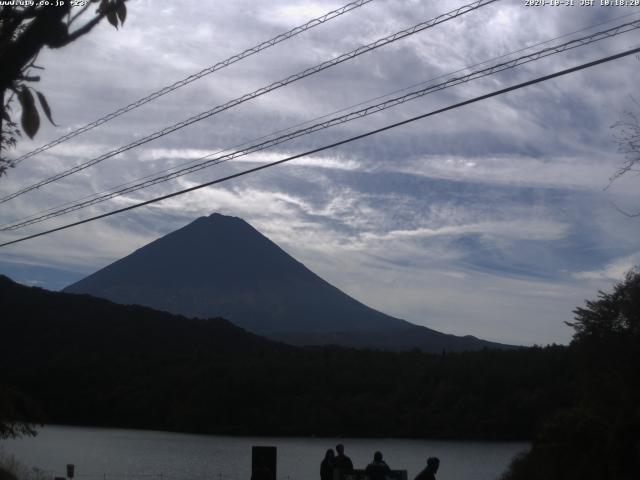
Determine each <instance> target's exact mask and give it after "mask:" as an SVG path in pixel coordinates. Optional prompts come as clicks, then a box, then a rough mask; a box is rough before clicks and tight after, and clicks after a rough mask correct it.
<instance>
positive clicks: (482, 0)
mask: <svg viewBox="0 0 640 480" xmlns="http://www.w3.org/2000/svg"><path fill="white" fill-rule="evenodd" d="M496 1H498V0H477V1H475V2H473V3H470V4H468V5H463V6H462V7H459V8H457V9H455V10H452V11H450V12H447V13H444V14H441V15H439V16H437V17H435V18H433V19H431V20H427V21H425V22H421V23H418V24H416V25H414V26H412V27H410V28H407V29H405V30H400V31H399V32H396V33H394V34H392V35H389V36H387V37H384V38H381V39H378V40H376V41H375V42H372V43H370V44H368V45H363V46H360V47H358V48H356V49H355V50H352V51H350V52H348V53H344V54H342V55H340V56H338V57H335V58H333V59H331V60H327V61H325V62H323V63H321V64H319V65H316V66H314V67H311V68H308V69H306V70H303V71H302V72H299V73H297V74H294V75H290V76H289V77H287V78H285V79H284V80H279V81H277V82H274V83H272V84H270V85H268V86H266V87H262V88H260V89H258V90H255V91H253V92H251V93H248V94H245V95H243V96H241V97H238V98H236V99H234V100H231V101H229V102H227V103H225V104H223V105H219V106H217V107H214V108H212V109H211V110H207V111H205V112H202V113H200V114H198V115H194V116H192V117H189V118H188V119H186V120H183V121H181V122H178V123H176V124H174V125H171V126H169V127H166V128H164V129H162V130H159V131H157V132H155V133H153V134H151V135H148V136H146V137H144V138H141V139H139V140H136V141H135V142H132V143H130V144H128V145H125V146H122V147H120V148H117V149H116V150H112V151H110V152H108V153H106V154H103V155H101V156H99V157H96V158H94V159H92V160H89V161H87V162H84V163H81V164H79V165H76V166H75V167H73V168H70V169H69V170H66V171H64V172H62V173H58V174H56V175H54V176H52V177H49V178H47V179H45V180H42V181H40V182H38V183H35V184H33V185H30V186H29V187H25V188H23V189H21V190H18V191H17V192H14V193H11V194H9V195H7V196H5V197H3V198H0V203H5V202H8V201H9V200H11V199H13V198H15V197H18V196H20V195H23V194H25V193H27V192H30V191H32V190H35V189H36V188H40V187H42V186H44V185H47V184H49V183H52V182H55V181H57V180H60V179H62V178H65V177H68V176H69V175H72V174H74V173H77V172H79V171H81V170H84V169H86V168H89V167H91V166H93V165H96V164H98V163H100V162H102V161H104V160H106V159H108V158H111V157H113V156H115V155H118V154H120V153H124V152H126V151H128V150H131V149H133V148H136V147H139V146H141V145H144V144H145V143H148V142H151V141H153V140H156V139H158V138H160V137H163V136H165V135H168V134H169V133H172V132H175V131H176V130H179V129H181V128H184V127H186V126H188V125H191V124H193V123H196V122H199V121H201V120H204V119H205V118H209V117H211V116H213V115H215V114H217V113H220V112H222V111H224V110H228V109H230V108H233V107H235V106H237V105H240V104H241V103H244V102H246V101H248V100H252V99H254V98H256V97H259V96H261V95H264V94H266V93H269V92H271V91H273V90H276V89H278V88H281V87H284V86H285V85H289V84H290V83H293V82H296V81H298V80H301V79H303V78H305V77H308V76H310V75H313V74H315V73H318V72H320V71H322V70H325V69H327V68H330V67H333V66H335V65H338V64H340V63H343V62H346V61H347V60H351V59H353V58H355V57H358V56H359V55H362V54H364V53H367V52H370V51H372V50H375V49H377V48H379V47H382V46H384V45H388V44H390V43H393V42H395V41H397V40H400V39H402V38H405V37H408V36H409V35H413V34H415V33H418V32H421V31H423V30H426V29H428V28H431V27H433V26H435V25H438V24H440V23H444V22H446V21H448V20H452V19H454V18H458V17H460V16H462V15H464V14H466V13H469V12H471V11H474V10H477V9H479V8H481V7H484V6H486V5H489V4H491V3H494V2H496Z"/></svg>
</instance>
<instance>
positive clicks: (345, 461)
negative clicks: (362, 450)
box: [335, 443, 353, 475]
mask: <svg viewBox="0 0 640 480" xmlns="http://www.w3.org/2000/svg"><path fill="white" fill-rule="evenodd" d="M336 452H338V455H336V459H335V468H337V469H339V470H340V474H341V475H342V472H343V471H346V470H353V462H352V461H351V459H350V458H349V457H347V456H346V455H345V454H344V445H342V444H341V443H339V444H338V445H336Z"/></svg>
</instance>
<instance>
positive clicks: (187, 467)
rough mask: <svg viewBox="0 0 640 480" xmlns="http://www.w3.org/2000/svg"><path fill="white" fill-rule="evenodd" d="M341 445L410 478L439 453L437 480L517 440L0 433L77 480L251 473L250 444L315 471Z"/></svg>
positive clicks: (467, 471) (497, 457) (168, 479)
mask: <svg viewBox="0 0 640 480" xmlns="http://www.w3.org/2000/svg"><path fill="white" fill-rule="evenodd" d="M337 443H343V444H344V445H345V453H346V454H347V455H348V456H349V457H351V459H352V460H353V463H354V465H355V467H356V468H364V467H365V466H366V464H367V463H369V462H370V461H371V460H372V458H373V453H374V451H376V450H380V451H381V452H382V453H383V455H384V459H385V461H386V462H387V463H388V464H389V466H390V467H391V468H392V469H404V470H407V471H408V474H409V479H410V480H411V479H413V477H414V476H415V475H417V473H418V472H419V471H420V470H422V469H423V468H424V466H425V465H426V458H427V457H430V456H437V457H439V458H440V462H441V463H440V471H439V472H438V475H437V477H438V480H464V479H469V480H494V479H495V478H497V477H499V476H500V474H501V473H502V472H503V471H504V470H505V469H506V467H507V465H508V464H509V462H510V460H511V459H512V458H513V456H514V455H516V454H517V453H519V452H521V451H523V450H526V449H527V447H528V444H527V443H522V442H462V441H440V440H404V439H362V438H358V439H349V438H343V439H336V438H289V437H287V438H277V437H276V438H269V437H259V438H255V437H226V436H216V435H191V434H181V433H168V432H155V431H142V430H121V429H105V428H80V427H62V426H47V427H45V428H42V429H41V430H40V432H39V434H38V436H37V437H35V438H23V439H18V440H4V441H2V442H0V450H2V451H3V452H4V454H5V455H7V454H8V455H14V456H15V457H16V458H17V459H18V460H20V461H21V462H22V463H24V464H26V465H28V466H30V467H38V468H40V469H42V470H44V471H46V472H47V473H50V474H52V475H55V476H64V472H65V465H66V464H67V463H73V464H75V465H76V478H77V479H78V480H92V479H93V480H101V479H102V480H126V479H127V478H130V479H131V480H142V479H143V478H144V479H146V480H198V479H203V480H204V479H211V480H249V479H250V476H251V474H250V470H251V446H253V445H273V446H276V447H277V448H278V480H298V479H309V480H315V479H318V478H319V476H320V475H319V471H320V461H321V460H322V458H323V457H324V454H325V452H326V450H327V449H328V448H334V447H335V445H336V444H337Z"/></svg>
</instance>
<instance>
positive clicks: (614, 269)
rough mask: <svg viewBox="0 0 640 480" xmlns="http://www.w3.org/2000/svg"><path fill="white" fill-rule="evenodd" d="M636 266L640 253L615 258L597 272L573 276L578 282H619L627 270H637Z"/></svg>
mask: <svg viewBox="0 0 640 480" xmlns="http://www.w3.org/2000/svg"><path fill="white" fill-rule="evenodd" d="M638 265H640V252H638V253H634V254H633V255H627V256H625V257H621V258H616V259H615V260H612V261H610V262H608V263H607V264H606V265H604V266H603V267H602V268H600V269H597V270H589V271H582V272H575V273H574V274H573V276H574V277H575V278H577V279H580V280H607V281H620V280H623V279H624V276H625V275H626V273H627V272H628V271H629V270H631V269H634V268H638Z"/></svg>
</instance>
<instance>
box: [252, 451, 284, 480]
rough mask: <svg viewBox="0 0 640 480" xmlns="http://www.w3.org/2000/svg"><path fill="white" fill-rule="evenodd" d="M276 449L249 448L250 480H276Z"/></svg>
mask: <svg viewBox="0 0 640 480" xmlns="http://www.w3.org/2000/svg"><path fill="white" fill-rule="evenodd" d="M277 455H278V454H277V449H276V447H252V448H251V480H276V468H277V463H278V459H277V458H278V457H277Z"/></svg>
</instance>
